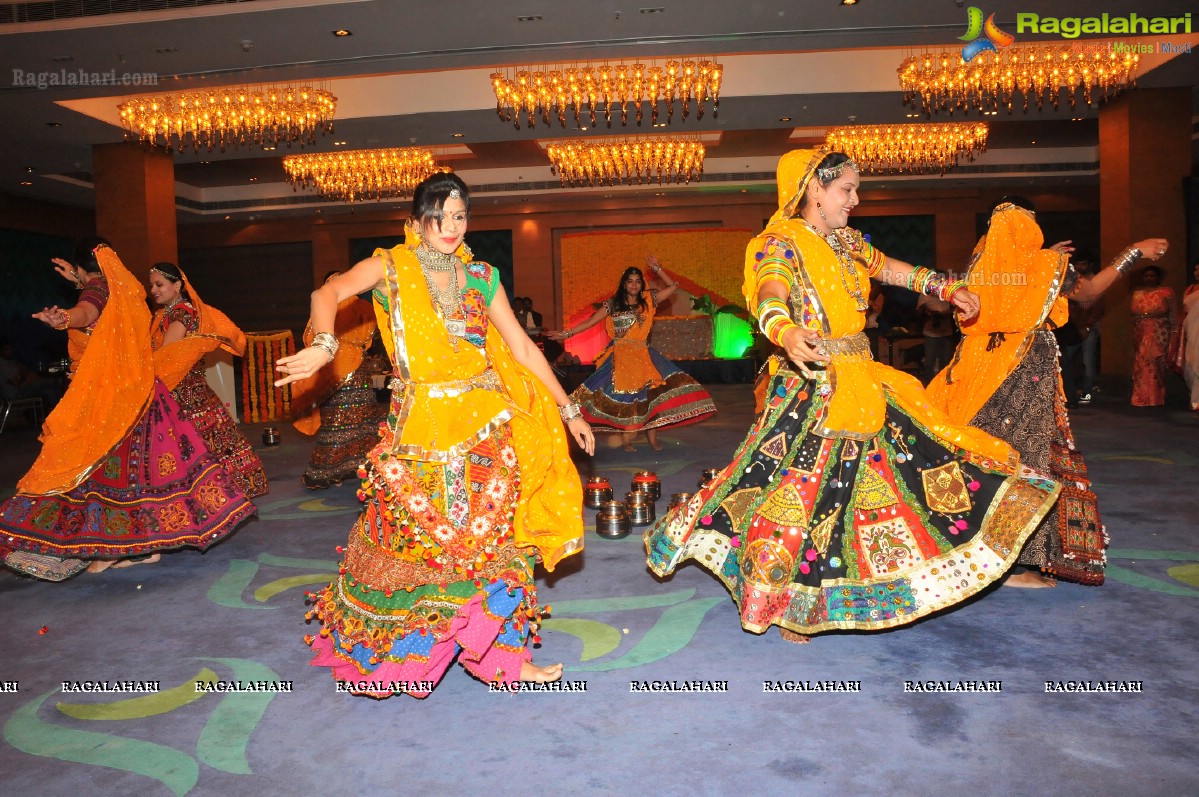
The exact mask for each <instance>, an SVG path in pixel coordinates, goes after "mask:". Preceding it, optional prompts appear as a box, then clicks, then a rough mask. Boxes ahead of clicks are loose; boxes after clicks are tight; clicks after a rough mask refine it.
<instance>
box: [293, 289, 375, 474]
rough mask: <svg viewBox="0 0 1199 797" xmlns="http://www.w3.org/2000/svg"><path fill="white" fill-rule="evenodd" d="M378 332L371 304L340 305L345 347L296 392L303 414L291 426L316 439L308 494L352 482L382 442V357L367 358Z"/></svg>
mask: <svg viewBox="0 0 1199 797" xmlns="http://www.w3.org/2000/svg"><path fill="white" fill-rule="evenodd" d="M375 330H376V324H375V315H374V313H373V312H372V310H371V306H370V304H368V303H367V302H364V301H362V300H361V299H359V298H358V297H357V296H351V297H350V298H349V299H346V300H345V301H344V302H342V303H341V304H340V305H338V307H337V316H336V319H335V320H334V322H333V331H334V334H335V335H337V340H338V342H339V343H340V344H341V345H340V346H339V347H338V349H337V354H336V355H334V357H333V362H332V364H331V365H330V366H329V367H328V368H326V369H322V370H321V371H320V372H319V373H317V375H316V376H314V377H313V378H311V379H307V380H305V381H303V382H300V383H298V384H296V386H295V388H294V389H293V390H292V396H291V399H292V406H294V407H296V408H297V409H298V411H299V417H298V418H297V419H296V420H295V422H293V424H292V425H293V426H294V427H295V428H296V429H297V430H299V431H300V432H302V433H303V434H306V435H316V446H315V448H313V451H312V457H311V458H310V459H309V461H308V467H307V468H306V469H305V470H304V476H303V480H304V486H305V487H307V488H309V489H319V488H322V487H330V486H332V485H334V484H340V483H341V482H342V481H343V480H345V479H350V478H353V477H354V476H355V475H356V474H357V473H358V469H359V468H360V467H361V466H362V463H363V462H365V461H366V455H367V453H368V452H369V451H370V450H371V449H372V448H374V447H375V446H376V445H377V444H378V442H379V424H381V423H382V422H383V421H384V420H385V419H386V418H387V405H386V404H381V403H379V401H378V400H376V398H375V389H374V386H373V385H372V378H373V377H374V375H375V374H377V373H380V370H381V369H380V366H381V362H382V360H381V357H375V356H367V350H368V349H369V348H370V347H371V343H372V341H373V340H375ZM304 340H305V343H311V341H312V330H311V329H308V330H306V331H305V332H304Z"/></svg>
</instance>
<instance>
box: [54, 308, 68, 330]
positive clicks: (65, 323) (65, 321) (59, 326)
mask: <svg viewBox="0 0 1199 797" xmlns="http://www.w3.org/2000/svg"><path fill="white" fill-rule="evenodd" d="M62 315H63V322H62V323H61V324H56V325H55V326H54V328H55V329H69V328H70V326H71V311H70V310H63V311H62Z"/></svg>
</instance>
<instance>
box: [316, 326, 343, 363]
mask: <svg viewBox="0 0 1199 797" xmlns="http://www.w3.org/2000/svg"><path fill="white" fill-rule="evenodd" d="M340 346H341V343H340V342H338V340H337V338H336V337H335V336H334V335H333V333H332V332H318V333H316V334H315V335H313V336H312V347H313V348H314V349H320V350H321V351H323V352H324V353H325V354H328V355H329V362H333V357H334V355H336V354H337V349H338V348H339V347H340Z"/></svg>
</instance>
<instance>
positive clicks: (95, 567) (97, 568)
mask: <svg viewBox="0 0 1199 797" xmlns="http://www.w3.org/2000/svg"><path fill="white" fill-rule="evenodd" d="M116 563H117V560H116V559H95V560H93V561H92V563H91V564H90V565H88V566H87V572H89V573H103V572H104V571H105V570H107V569H108V568H110V567H112V566H113V565H115V564H116Z"/></svg>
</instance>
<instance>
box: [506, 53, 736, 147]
mask: <svg viewBox="0 0 1199 797" xmlns="http://www.w3.org/2000/svg"><path fill="white" fill-rule="evenodd" d="M723 77H724V66H723V65H721V64H717V63H714V62H712V61H708V60H695V58H693V57H689V56H684V57H683V58H682V60H675V59H671V60H669V61H667V62H666V63H665V64H664V65H663V66H656V65H654V66H646V65H645V64H641V63H636V64H625V63H619V64H608V63H604V64H599V65H594V64H584V65H582V66H573V65H572V66H561V65H545V66H530V67H517V68H515V69H512V70H508V71H498V70H497V71H496V72H493V73H492V75H491V87H492V90H493V91H494V92H495V102H496V105H495V111H496V113H497V114H499V117H500V118H501V119H503V120H504V121H505V122H512V123H513V125H514V126H515V127H517V128H518V129H519V128H520V122H521V117H522V115H523V116H524V117H525V119H526V127H533V126H534V125H535V124H536V122H537V117H538V116H540V117H541V120H542V122H544V123H545V124H546V125H551V124H553V122H552V118H554V117H556V118H557V120H558V123H559V124H560V125H561V126H562V127H566V117H567V116H568V115H573V116H574V121H575V126H576V127H583V125H584V124H585V122H584V119H586V120H588V121H589V124H590V126H591V127H594V126H595V125H596V123H597V121H598V119H599V116H597V114H600V115H602V116H603V119H604V122H605V123H606V124H607V125H608V127H611V126H612V116H613V115H614V114H616V115H619V117H620V124H621V126H625V125H627V124H628V122H629V111H630V107H629V106H632V110H633V113H634V118H635V119H636V122H637V124H639V125H640V124H641V120H642V118H643V116H644V115H645V110H646V107H647V106H648V107H649V110H650V123H651V124H655V125H656V124H657V123H658V103H659V102H662V103H663V105H664V106H665V108H666V123H667V124H669V123H670V122H671V121H672V120H673V118H674V108H675V102H676V101H678V102H679V103H680V104H681V107H682V118H683V119H686V118H687V116H688V115H689V114H690V113H691V103H692V102H694V103H695V118H696V119H702V118H703V115H704V106H705V103H707V102H708V101H711V103H712V115H713V116H715V115H717V112H718V110H719V108H720V83H721V81H722V80H723Z"/></svg>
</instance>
